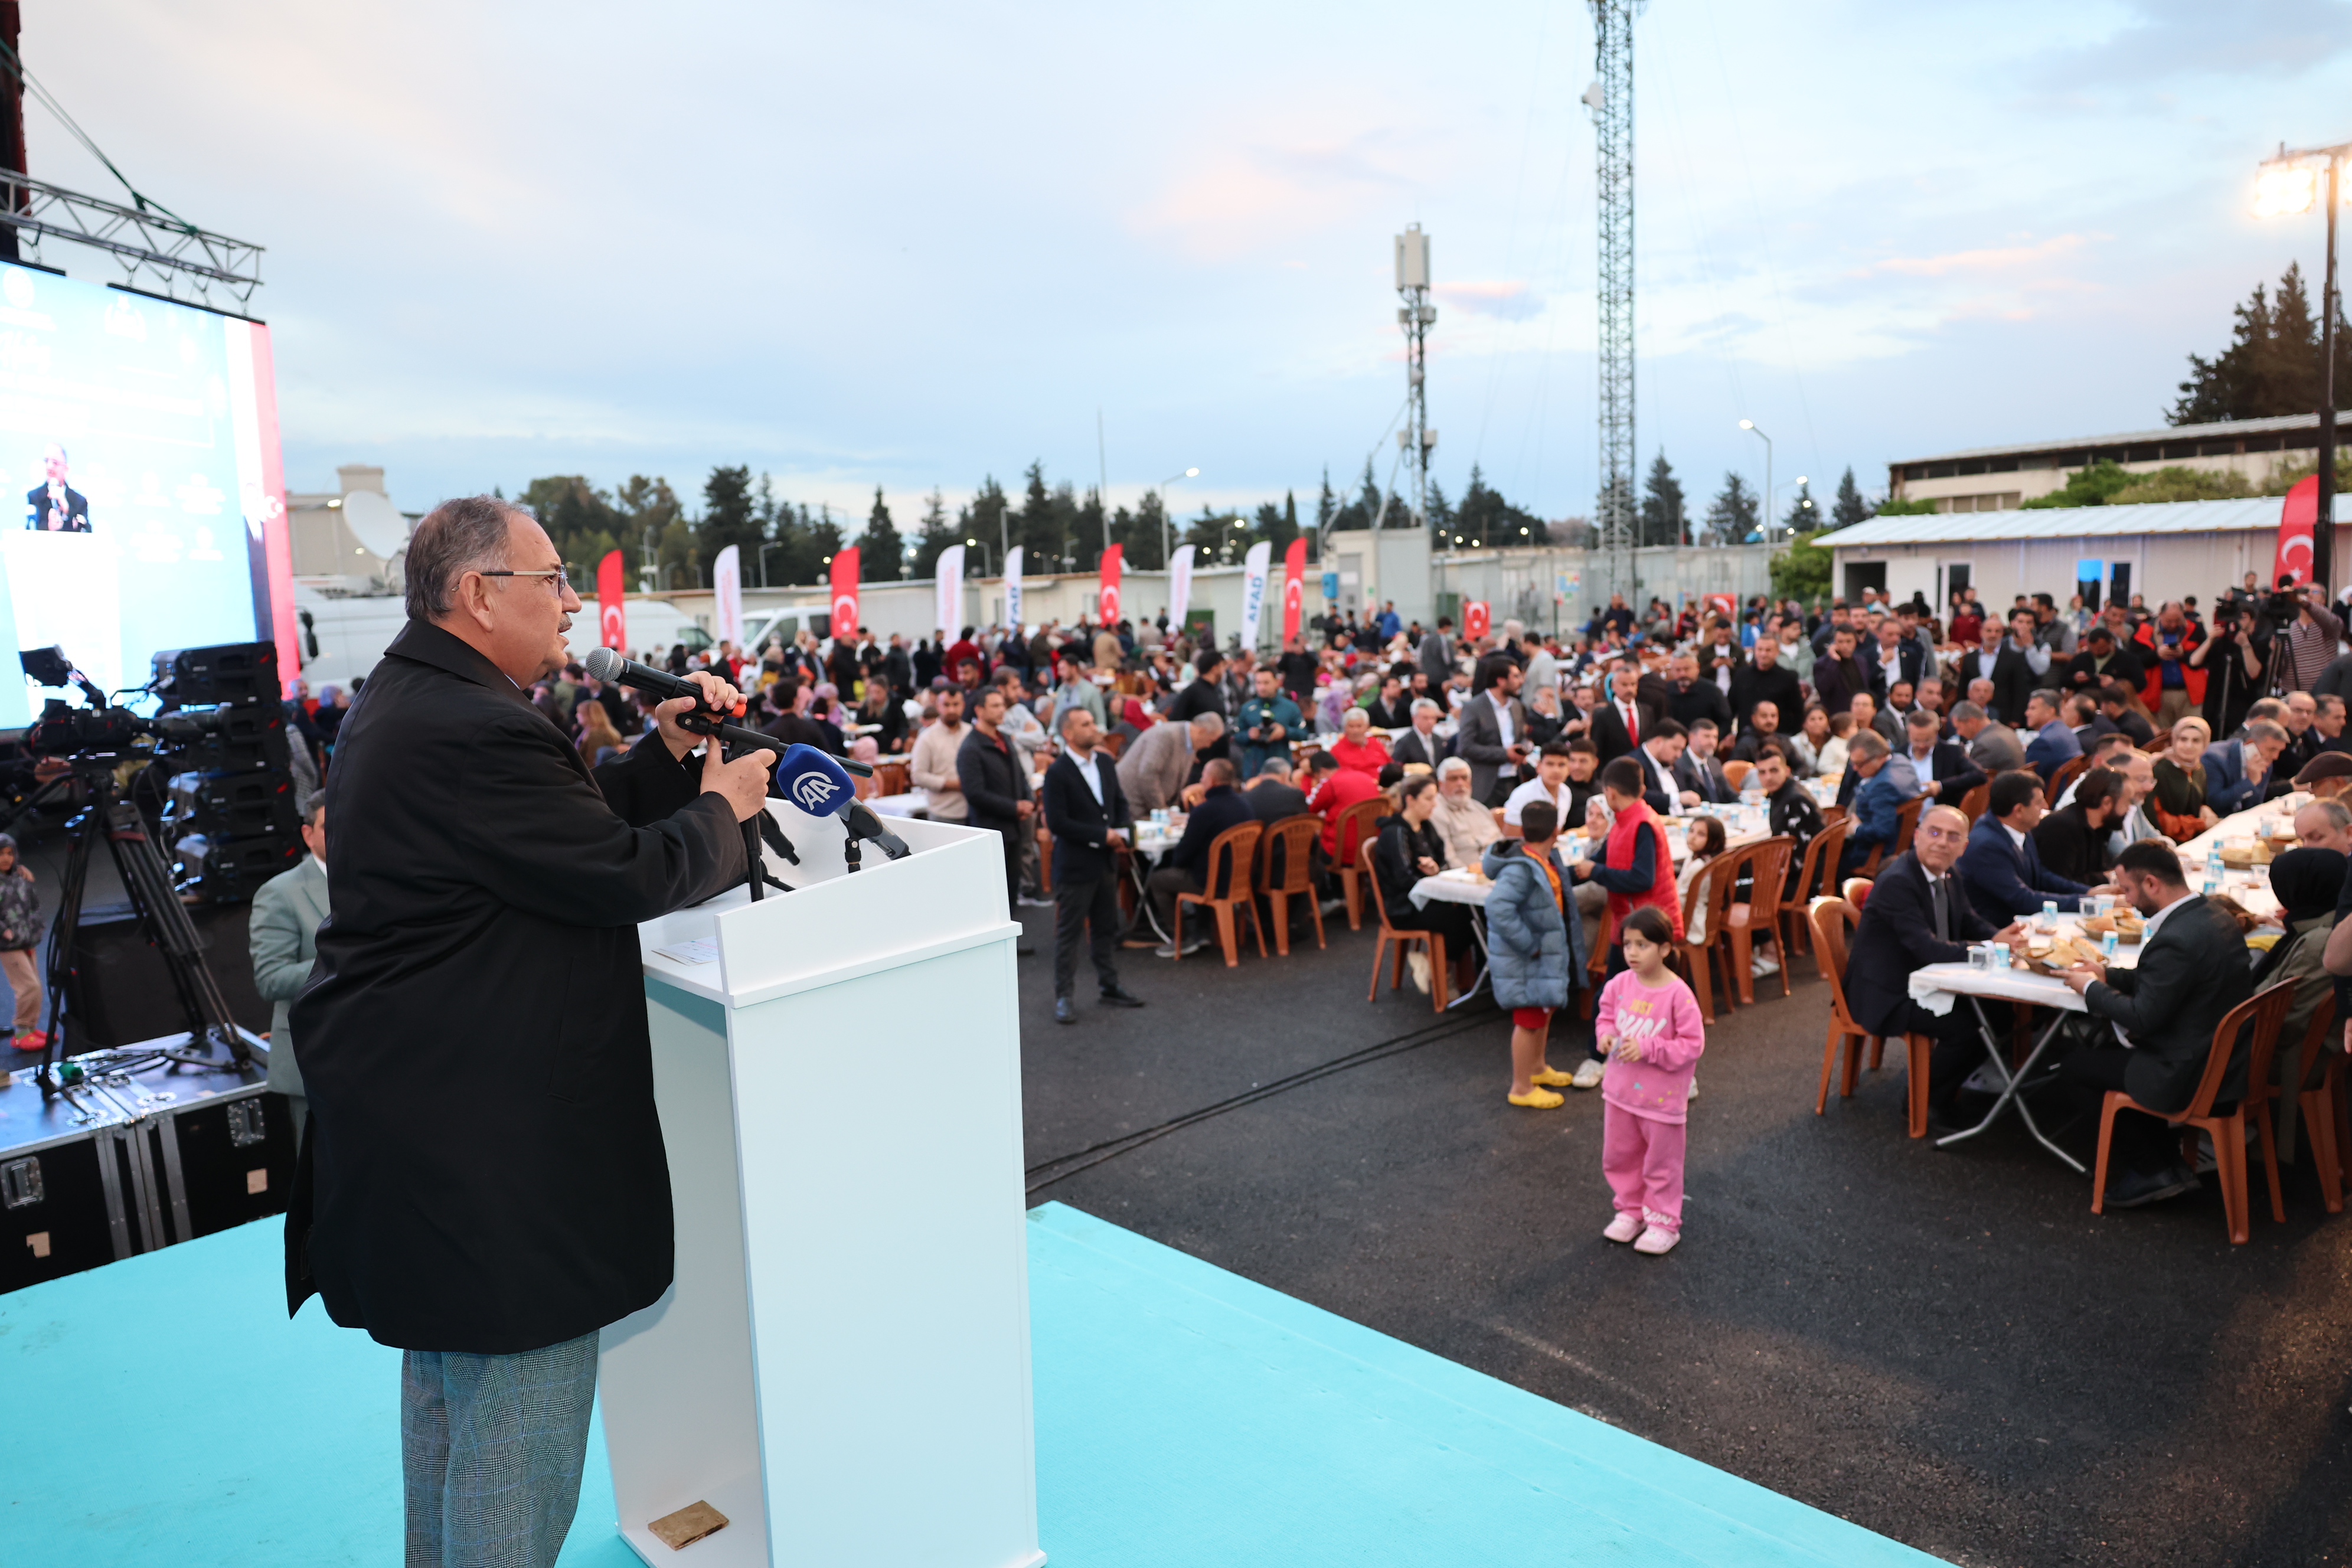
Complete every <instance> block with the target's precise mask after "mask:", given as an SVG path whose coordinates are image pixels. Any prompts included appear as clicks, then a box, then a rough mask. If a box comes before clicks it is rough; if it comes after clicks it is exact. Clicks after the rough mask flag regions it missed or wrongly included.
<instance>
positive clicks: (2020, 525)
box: [1813, 496, 2284, 550]
mask: <svg viewBox="0 0 2352 1568" xmlns="http://www.w3.org/2000/svg"><path fill="white" fill-rule="evenodd" d="M2282 506H2284V498H2282V497H2279V496H2250V497H2248V498H2246V499H2244V500H2176V501H2147V502H2143V503H2142V504H2140V505H2137V506H2054V507H2027V508H2021V509H2018V510H2011V511H1949V512H1937V513H1935V514H1934V515H1932V516H1919V517H1874V518H1872V519H1871V520H1870V521H1867V522H1858V523H1856V524H1854V525H1853V527H1852V528H1842V529H1839V530H1838V531H1836V532H1834V533H1824V534H1822V536H1821V537H1819V538H1818V539H1816V540H1814V541H1813V542H1814V543H1815V544H1818V545H1820V546H1821V547H1822V548H1823V549H1824V550H1837V549H1843V548H1845V547H1848V546H1851V545H1857V544H1943V543H1948V542H1952V541H1955V540H1975V539H1983V540H1995V539H2097V538H2105V537H2108V536H2111V535H2114V534H2119V533H2231V532H2243V531H2250V530H2258V529H2273V528H2276V527H2277V526H2278V525H2279V510H2280V509H2281V507H2282Z"/></svg>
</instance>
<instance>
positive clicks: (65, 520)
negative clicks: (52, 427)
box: [25, 441, 89, 533]
mask: <svg viewBox="0 0 2352 1568" xmlns="http://www.w3.org/2000/svg"><path fill="white" fill-rule="evenodd" d="M41 468H42V472H43V475H44V478H43V479H42V480H41V482H40V483H39V484H37V485H35V486H34V487H33V488H32V489H29V490H27V491H26V492H25V526H26V528H28V529H31V530H32V531H35V532H37V533H88V532H89V500H86V499H85V498H84V497H83V495H82V493H81V492H80V491H79V490H78V489H73V488H72V487H71V486H69V485H68V484H67V483H66V449H65V448H64V447H60V446H58V444H57V443H56V442H55V441H52V442H50V443H49V444H48V445H47V447H42V448H41Z"/></svg>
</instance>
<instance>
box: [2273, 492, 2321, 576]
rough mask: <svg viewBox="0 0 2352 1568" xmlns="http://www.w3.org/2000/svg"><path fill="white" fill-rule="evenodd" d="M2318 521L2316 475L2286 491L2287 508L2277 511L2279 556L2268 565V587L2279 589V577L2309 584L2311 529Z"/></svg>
mask: <svg viewBox="0 0 2352 1568" xmlns="http://www.w3.org/2000/svg"><path fill="white" fill-rule="evenodd" d="M2317 521H2319V476H2318V475H2317V474H2313V475H2312V476H2310V477H2309V478H2308V479H2297V480H2295V481H2294V488H2292V489H2289V490H2288V491H2287V492H2286V505H2285V506H2284V508H2282V509H2281V510H2280V511H2279V535H2278V554H2277V556H2276V558H2275V559H2273V561H2272V563H2271V580H2270V582H2269V583H2268V584H2265V586H2268V587H2273V588H2274V587H2276V586H2278V580H2279V579H2280V578H2281V577H2287V576H2292V577H2293V578H2294V580H2295V584H2296V585H2297V586H2301V585H2302V584H2305V583H2308V582H2310V581H2311V559H2312V550H2311V530H2312V525H2313V524H2315V523H2316V522H2317Z"/></svg>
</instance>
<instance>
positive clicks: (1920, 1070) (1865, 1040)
mask: <svg viewBox="0 0 2352 1568" xmlns="http://www.w3.org/2000/svg"><path fill="white" fill-rule="evenodd" d="M1861 918H1862V915H1861V911H1860V910H1856V909H1855V908H1854V907H1853V905H1852V904H1850V903H1848V902H1846V901H1845V900H1843V899H1815V900H1813V901H1812V904H1811V907H1810V908H1809V909H1808V910H1806V920H1807V921H1808V922H1809V923H1810V924H1811V926H1812V928H1813V962H1814V963H1817V964H1818V965H1820V967H1821V972H1822V979H1824V980H1826V981H1828V982H1829V983H1830V1032H1829V1039H1828V1041H1827V1042H1826V1043H1825V1044H1823V1046H1822V1087H1821V1092H1820V1093H1819V1094H1817V1095H1815V1096H1814V1097H1813V1114H1814V1115H1816V1116H1820V1115H1823V1114H1825V1113H1826V1112H1827V1111H1828V1110H1829V1104H1830V1075H1831V1073H1832V1072H1834V1071H1836V1070H1837V1066H1838V1047H1840V1046H1843V1047H1845V1069H1844V1071H1843V1074H1842V1075H1841V1076H1840V1078H1839V1079H1838V1098H1839V1099H1840V1100H1851V1099H1853V1085H1854V1079H1855V1078H1856V1077H1857V1076H1858V1075H1859V1073H1860V1072H1861V1068H1862V1053H1863V1052H1864V1050H1865V1049H1868V1050H1869V1051H1870V1052H1871V1053H1872V1055H1871V1064H1870V1065H1871V1066H1872V1067H1876V1066H1877V1065H1878V1055H1877V1052H1878V1048H1879V1047H1880V1044H1881V1042H1880V1040H1879V1038H1878V1037H1877V1036H1875V1035H1874V1034H1872V1033H1871V1032H1870V1031H1869V1030H1867V1029H1865V1028H1864V1027H1863V1026H1861V1025H1859V1024H1857V1023H1855V1022H1854V1021H1853V1014H1852V1013H1850V1012H1848V1011H1847V1010H1846V1004H1845V933H1846V931H1847V928H1849V927H1850V926H1852V925H1853V924H1854V923H1855V922H1856V921H1859V920H1860V919H1861ZM1903 1039H1904V1044H1905V1046H1906V1047H1907V1050H1906V1068H1907V1070H1908V1072H1909V1074H1910V1077H1909V1079H1908V1081H1907V1082H1906V1084H1905V1085H1904V1087H1905V1089H1906V1090H1907V1091H1908V1096H1907V1099H1908V1103H1907V1104H1906V1107H1905V1110H1906V1122H1907V1124H1908V1127H1909V1131H1910V1133H1911V1136H1912V1137H1914V1138H1925V1137H1926V1136H1927V1058H1928V1054H1929V1052H1930V1050H1931V1048H1932V1047H1933V1046H1934V1042H1933V1041H1932V1040H1930V1039H1929V1038H1928V1037H1927V1036H1925V1035H1921V1034H1916V1033H1915V1034H1908V1035H1906V1036H1904V1037H1903Z"/></svg>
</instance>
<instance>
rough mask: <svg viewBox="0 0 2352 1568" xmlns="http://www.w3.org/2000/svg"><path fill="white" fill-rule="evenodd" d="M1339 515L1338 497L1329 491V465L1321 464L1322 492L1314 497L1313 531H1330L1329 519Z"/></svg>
mask: <svg viewBox="0 0 2352 1568" xmlns="http://www.w3.org/2000/svg"><path fill="white" fill-rule="evenodd" d="M1337 516H1339V497H1337V496H1335V495H1333V494H1332V493H1331V465H1330V464H1328V463H1326V464H1324V465H1323V492H1322V494H1320V495H1318V497H1316V499H1315V531H1316V532H1317V533H1318V534H1320V533H1328V532H1329V531H1331V520H1332V519H1333V518H1335V517H1337Z"/></svg>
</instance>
